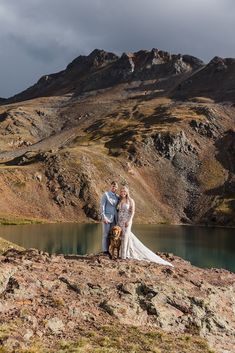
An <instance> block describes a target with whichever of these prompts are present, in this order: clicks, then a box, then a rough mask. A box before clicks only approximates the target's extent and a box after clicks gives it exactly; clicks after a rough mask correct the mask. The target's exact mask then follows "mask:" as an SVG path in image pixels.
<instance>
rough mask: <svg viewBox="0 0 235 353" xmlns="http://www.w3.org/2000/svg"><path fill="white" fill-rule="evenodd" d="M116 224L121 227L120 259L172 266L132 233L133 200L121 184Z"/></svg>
mask: <svg viewBox="0 0 235 353" xmlns="http://www.w3.org/2000/svg"><path fill="white" fill-rule="evenodd" d="M117 207H118V211H119V212H118V225H119V226H120V227H121V228H122V245H121V258H122V259H126V258H128V259H136V260H145V261H152V262H156V263H158V264H161V265H168V266H172V267H173V265H172V264H171V263H169V262H168V261H165V260H163V259H162V258H161V257H160V256H158V255H156V254H154V252H152V251H151V250H150V249H148V248H147V247H146V246H145V245H144V244H143V243H141V241H140V240H139V239H138V238H137V237H136V236H135V235H134V234H133V233H132V231H131V226H132V220H133V217H134V213H135V202H134V200H133V199H132V198H130V196H129V189H128V188H127V187H126V186H123V187H122V188H121V190H120V202H119V204H118V206H117Z"/></svg>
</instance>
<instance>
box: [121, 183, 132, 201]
mask: <svg viewBox="0 0 235 353" xmlns="http://www.w3.org/2000/svg"><path fill="white" fill-rule="evenodd" d="M122 190H125V192H126V201H127V202H128V203H129V204H130V205H132V200H131V198H130V190H129V188H128V186H126V185H123V186H122V187H121V190H120V192H121V191H122Z"/></svg>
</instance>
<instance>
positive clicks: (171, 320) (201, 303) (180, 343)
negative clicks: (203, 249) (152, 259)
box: [0, 249, 235, 353]
mask: <svg viewBox="0 0 235 353" xmlns="http://www.w3.org/2000/svg"><path fill="white" fill-rule="evenodd" d="M160 255H161V256H163V257H165V258H166V259H167V260H168V261H171V262H172V263H173V264H174V266H175V267H174V268H168V267H165V266H161V265H156V264H153V263H147V262H139V261H132V260H129V261H128V260H117V261H112V260H109V259H108V258H107V257H104V256H101V255H96V256H87V257H79V256H66V257H64V256H49V255H48V254H46V253H39V252H38V251H37V250H33V249H29V250H24V251H19V250H14V249H11V250H8V251H7V252H5V253H4V254H3V255H2V256H0V295H1V303H0V313H1V315H0V339H1V345H2V347H3V349H4V352H6V353H8V352H9V353H10V352H16V351H17V352H19V353H21V352H22V353H23V352H26V351H33V352H36V353H40V352H45V351H46V352H58V351H60V352H63V353H65V352H70V351H76V350H78V351H79V352H81V353H83V352H97V353H98V352H101V351H107V352H109V353H114V352H116V351H117V350H118V351H119V352H126V351H127V349H128V351H135V352H138V353H140V352H143V350H146V351H149V352H153V353H154V352H158V351H161V352H164V353H167V352H169V349H170V351H172V352H173V351H174V352H176V353H182V352H185V353H188V352H190V351H193V352H197V353H200V352H201V353H211V352H222V351H224V352H225V351H226V352H228V353H232V352H234V344H235V341H234V333H235V320H234V312H233V308H234V305H235V301H234V295H233V293H234V289H235V275H234V274H232V273H230V272H228V271H225V270H216V269H211V270H206V269H199V268H196V267H193V266H191V265H190V263H188V262H186V261H183V260H182V259H180V258H178V257H175V256H173V255H169V254H160ZM218 303H220V305H218ZM206 341H207V342H208V343H209V346H210V347H212V348H213V350H210V349H209V347H208V345H207V343H206ZM79 347H80V348H79Z"/></svg>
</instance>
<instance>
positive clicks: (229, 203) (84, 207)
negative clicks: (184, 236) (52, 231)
mask: <svg viewBox="0 0 235 353" xmlns="http://www.w3.org/2000/svg"><path fill="white" fill-rule="evenodd" d="M228 60H229V59H228ZM225 61H226V59H225ZM229 62H230V61H229ZM208 65H209V64H208ZM208 65H205V64H204V63H203V62H202V61H201V60H200V59H197V58H194V57H192V56H189V55H174V54H170V53H167V52H163V51H160V50H158V49H153V50H152V51H140V52H137V53H129V54H123V55H122V56H121V57H118V56H117V55H115V54H112V53H107V52H105V51H102V50H95V51H93V52H92V53H91V54H90V55H88V56H87V57H86V56H80V57H78V58H77V59H75V60H74V61H73V62H72V63H71V64H69V65H68V66H67V68H66V69H65V70H64V71H62V72H60V73H57V74H53V75H49V76H47V78H45V77H44V78H42V79H40V80H39V81H38V83H36V84H35V85H34V86H33V87H31V88H29V89H28V90H26V91H24V92H21V93H19V94H18V95H16V96H15V97H12V98H10V99H8V100H7V104H6V103H4V105H1V106H0V135H1V143H0V148H1V152H0V188H1V191H2V199H1V201H0V206H1V212H2V213H3V214H4V215H15V216H18V217H26V216H27V218H30V217H32V219H35V218H39V219H43V220H45V219H46V220H53V221H55V220H57V221H80V222H83V221H87V220H88V219H90V220H91V219H95V220H98V219H99V199H100V196H101V193H102V192H103V191H104V190H105V189H107V188H108V187H109V182H110V181H111V180H112V179H117V180H118V181H119V183H128V184H129V185H130V189H131V193H132V195H133V197H134V199H135V200H136V204H137V210H136V211H137V212H136V218H135V220H136V221H139V222H154V223H156V222H161V223H199V224H208V223H209V224H221V225H234V223H235V206H234V202H235V201H234V200H235V176H234V160H235V159H234V156H235V152H234V151H235V145H234V134H235V132H234V120H235V114H234V113H235V107H234V105H233V101H232V100H231V101H229V97H232V95H231V96H229V92H232V91H231V90H232V87H233V82H235V81H231V82H230V81H229V83H227V81H228V77H227V74H225V73H224V76H223V73H222V74H221V73H219V74H220V75H222V76H220V81H221V87H222V88H223V87H225V85H227V86H229V87H230V88H229V89H230V91H229V90H225V89H221V95H220V93H219V91H218V89H217V86H215V88H214V91H213V92H214V93H213V92H212V93H213V94H212V93H211V94H210V95H206V94H204V93H203V92H204V91H203V90H202V89H201V87H203V84H202V85H201V86H200V84H199V83H200V80H205V78H204V77H207V75H208V70H210V67H209V69H208ZM231 72H232V71H231ZM210 75H211V76H212V77H211V81H210V82H209V81H208V85H209V84H212V83H211V82H214V80H215V82H216V80H217V76H216V75H217V72H216V73H213V70H212V71H210ZM200 77H201V79H200ZM194 78H197V80H196V79H195V81H194ZM223 79H224V81H223ZM190 80H191V81H192V83H190V84H189V87H190V85H191V84H192V89H191V90H190V89H188V90H187V89H186V88H184V87H186V86H185V82H187V81H189V82H191V81H190ZM194 82H196V83H195V88H193V87H194V86H193V84H194ZM223 82H224V83H223ZM179 85H181V86H182V89H180V91H181V93H182V96H180V95H179V94H178V93H179V87H180V86H179ZM227 86H226V87H227ZM211 89H213V86H211ZM186 93H187V94H186ZM222 93H223V94H222ZM184 94H185V95H184ZM216 97H218V98H216ZM219 97H221V99H219ZM214 99H215V100H216V101H215V100H214ZM6 200H7V202H6Z"/></svg>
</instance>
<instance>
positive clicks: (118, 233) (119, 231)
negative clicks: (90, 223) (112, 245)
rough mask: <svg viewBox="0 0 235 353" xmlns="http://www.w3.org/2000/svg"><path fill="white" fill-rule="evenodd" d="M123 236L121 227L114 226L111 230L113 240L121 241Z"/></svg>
mask: <svg viewBox="0 0 235 353" xmlns="http://www.w3.org/2000/svg"><path fill="white" fill-rule="evenodd" d="M121 235H122V228H121V227H119V226H114V227H113V228H112V229H111V230H110V237H111V238H112V239H119V238H120V237H121Z"/></svg>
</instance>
